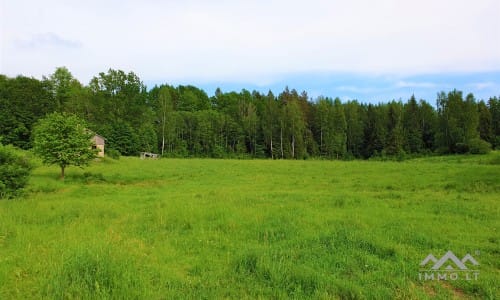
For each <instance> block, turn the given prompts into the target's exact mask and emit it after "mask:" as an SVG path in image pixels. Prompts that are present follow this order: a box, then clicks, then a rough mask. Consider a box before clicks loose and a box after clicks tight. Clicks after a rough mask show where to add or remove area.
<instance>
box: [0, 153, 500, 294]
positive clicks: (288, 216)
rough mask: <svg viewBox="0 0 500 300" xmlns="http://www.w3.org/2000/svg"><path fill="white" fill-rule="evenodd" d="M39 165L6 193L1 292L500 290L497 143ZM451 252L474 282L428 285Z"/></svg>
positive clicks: (0, 229) (1, 217)
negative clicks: (377, 156)
mask: <svg viewBox="0 0 500 300" xmlns="http://www.w3.org/2000/svg"><path fill="white" fill-rule="evenodd" d="M58 176H59V170H58V169H57V167H46V166H41V165H40V166H38V167H37V168H36V169H35V170H34V172H33V175H32V177H31V179H30V183H29V185H28V187H27V189H26V192H25V195H24V196H23V197H21V198H19V199H15V200H2V201H0V299H42V298H43V299H221V298H222V299H224V298H226V299H290V298H292V299H431V298H432V299H434V298H436V299H450V298H459V299H461V298H465V299H467V298H479V299H500V295H499V291H498V286H499V282H500V241H499V238H500V236H499V229H500V218H499V208H500V205H499V201H500V153H499V152H498V151H497V152H493V153H490V154H488V155H482V156H442V157H428V158H419V159H412V160H406V161H402V162H393V161H385V162H382V161H320V160H316V161H291V160H286V161H285V160H274V161H273V160H222V159H221V160H215V159H160V160H140V159H138V158H130V157H122V158H120V159H119V160H112V159H104V160H101V161H97V162H93V163H92V164H91V165H90V166H89V167H87V168H85V169H79V168H75V167H70V168H68V169H67V173H66V180H65V181H61V180H59V178H58ZM448 250H451V251H453V252H454V253H455V254H456V255H457V257H459V258H460V259H461V258H462V257H464V256H465V255H466V254H467V253H470V254H471V255H472V256H474V258H475V259H476V260H477V261H478V262H479V266H478V269H479V272H480V274H479V277H478V278H477V280H439V281H438V280H420V279H419V276H418V274H419V269H420V266H419V264H420V262H421V261H422V260H423V259H424V258H425V257H426V256H427V255H428V254H430V253H432V254H433V255H434V256H436V257H437V258H438V259H439V258H440V257H441V256H443V255H444V254H445V253H446V252H447V251H448Z"/></svg>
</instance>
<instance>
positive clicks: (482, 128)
mask: <svg viewBox="0 0 500 300" xmlns="http://www.w3.org/2000/svg"><path fill="white" fill-rule="evenodd" d="M477 109H478V112H479V127H478V130H479V137H480V138H481V139H482V140H484V141H486V142H488V143H490V144H493V143H494V135H493V126H492V117H491V113H490V110H489V109H488V106H487V105H486V103H484V101H479V103H478V104H477Z"/></svg>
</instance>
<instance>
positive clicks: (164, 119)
mask: <svg viewBox="0 0 500 300" xmlns="http://www.w3.org/2000/svg"><path fill="white" fill-rule="evenodd" d="M165 110H166V109H165V108H164V109H163V124H162V130H161V136H162V139H161V156H163V151H164V150H165V122H166V112H165Z"/></svg>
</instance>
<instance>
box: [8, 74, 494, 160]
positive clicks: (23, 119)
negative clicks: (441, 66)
mask: <svg viewBox="0 0 500 300" xmlns="http://www.w3.org/2000/svg"><path fill="white" fill-rule="evenodd" d="M52 112H61V113H62V112H64V113H69V114H74V115H76V116H78V117H80V118H82V119H84V120H85V121H86V122H87V123H88V124H89V127H90V128H89V129H91V130H93V131H94V132H97V133H99V134H100V135H102V136H104V137H105V138H106V140H107V141H106V142H107V144H106V147H107V149H112V150H113V151H118V152H120V153H121V154H123V155H137V154H138V153H139V152H142V151H146V152H156V153H161V154H162V155H164V156H170V157H216V158H223V157H256V158H273V159H305V158H308V157H323V158H328V159H350V158H364V159H367V158H371V157H387V156H390V157H392V156H394V157H400V156H405V155H422V154H431V153H440V154H445V153H484V152H487V151H488V150H489V149H490V148H492V147H493V148H495V147H496V148H498V147H500V101H499V98H498V97H496V96H495V97H491V98H490V99H488V100H487V101H485V100H477V99H475V97H474V95H473V94H468V95H465V96H464V95H463V93H462V92H460V91H457V90H453V91H450V92H447V93H445V92H441V93H439V94H438V95H437V101H436V104H435V106H433V105H431V104H429V103H428V102H427V101H425V100H417V99H415V97H414V96H411V97H410V99H408V100H407V101H406V102H403V101H401V100H400V101H391V102H388V103H379V104H366V103H360V102H358V101H356V100H352V101H347V102H341V101H340V99H338V98H336V99H332V98H328V97H318V98H316V99H311V98H310V97H309V96H308V95H307V93H306V92H301V93H299V92H297V91H296V90H294V89H291V90H290V89H289V88H288V87H287V88H285V89H284V90H283V91H282V92H281V93H280V94H278V95H274V94H273V93H272V92H271V91H269V92H268V93H267V94H266V93H260V92H257V91H253V92H250V91H247V90H242V91H240V92H234V91H231V92H222V91H221V90H220V89H217V90H216V91H215V94H214V95H213V96H210V97H209V96H208V95H207V93H206V92H205V91H203V90H202V89H200V88H197V87H195V86H192V85H187V86H183V85H180V86H177V87H174V86H172V85H168V84H163V85H160V86H155V87H153V88H152V89H150V90H148V89H147V88H146V86H145V85H144V83H143V82H142V81H141V80H140V78H139V77H138V76H137V75H136V74H134V73H133V72H129V73H125V72H124V71H121V70H113V69H110V70H108V71H107V72H102V73H99V74H98V75H97V76H95V77H93V78H92V80H91V81H90V83H89V84H88V85H83V84H81V83H80V82H79V81H78V80H77V79H76V78H74V77H73V75H72V74H71V72H70V71H69V70H68V69H67V68H65V67H61V68H57V69H56V70H55V72H54V73H53V74H51V75H49V76H48V77H43V78H42V79H41V80H38V79H35V78H29V77H24V76H18V77H15V78H9V77H7V76H4V75H0V137H1V142H2V143H3V144H12V145H14V146H17V147H20V148H23V149H30V148H31V147H32V145H33V141H32V128H33V125H34V124H35V122H36V121H37V120H38V119H40V118H42V117H44V116H45V115H47V114H49V113H52Z"/></svg>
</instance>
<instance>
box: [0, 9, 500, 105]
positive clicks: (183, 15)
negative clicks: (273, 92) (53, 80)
mask: <svg viewBox="0 0 500 300" xmlns="http://www.w3.org/2000/svg"><path fill="white" fill-rule="evenodd" d="M0 1H1V3H2V4H1V5H2V6H1V9H0V20H1V21H0V22H1V26H2V28H1V38H0V42H1V50H0V51H1V52H0V56H1V61H0V73H1V74H6V75H8V76H16V75H18V74H23V75H26V76H34V77H37V78H41V76H42V75H48V74H51V73H52V72H53V71H54V70H55V68H56V67H58V66H66V67H68V68H69V70H70V71H71V72H72V73H73V75H74V76H75V77H76V78H78V79H79V80H80V81H81V82H82V83H85V84H86V83H88V81H89V80H90V79H91V78H92V77H93V76H95V75H97V74H98V73H99V72H103V71H107V70H108V69H109V68H114V69H122V70H124V71H133V72H135V73H136V74H137V75H138V76H139V77H140V78H141V79H142V80H143V81H144V82H145V83H146V84H148V86H151V85H152V84H154V83H170V84H194V85H198V86H201V87H204V88H206V89H207V91H208V92H209V93H210V92H212V90H213V88H214V87H215V86H217V85H219V86H222V87H223V89H226V90H227V89H236V90H239V89H241V88H247V89H254V88H256V89H261V90H266V89H268V88H271V89H283V87H284V86H285V85H288V86H290V88H297V89H300V90H302V89H305V90H306V91H308V92H309V93H310V95H312V96H317V95H319V94H323V95H325V96H332V97H336V96H339V97H342V98H358V99H359V98H363V97H364V98H365V99H362V100H369V98H384V97H385V98H387V97H389V98H396V99H397V98H399V97H406V98H407V97H409V96H410V95H411V93H416V94H417V96H421V97H425V96H428V95H430V94H429V93H431V94H432V95H435V94H436V93H437V92H438V91H440V90H448V89H452V88H458V89H462V90H464V92H474V93H475V94H479V95H480V96H486V95H487V96H494V95H497V96H498V95H500V18H499V16H500V1H499V0H474V1H472V0H418V1H405V0H399V1H397V0H378V1H370V0H350V1H336V0H332V1H320V0H308V1H293V0H288V1H286V0H253V1H236V0H233V1H229V0H227V1H226V0H215V1H208V0H206V1H201V0H184V1H171V0H165V1H160V0H145V1H144V0H143V1H137V0H136V1H133V0H100V1H97V0H90V1H81V0H80V1H73V0H66V1H62V0H61V1H59V0H46V1H27V0H0ZM426 93H427V94H426ZM432 97H435V96H432ZM379 100H384V99H379ZM385 100H390V99H385ZM430 100H432V99H430Z"/></svg>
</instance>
